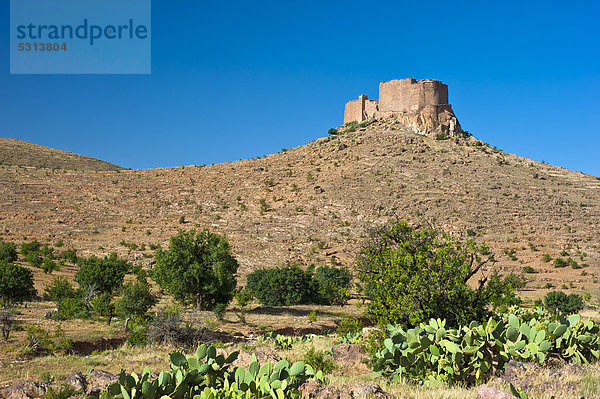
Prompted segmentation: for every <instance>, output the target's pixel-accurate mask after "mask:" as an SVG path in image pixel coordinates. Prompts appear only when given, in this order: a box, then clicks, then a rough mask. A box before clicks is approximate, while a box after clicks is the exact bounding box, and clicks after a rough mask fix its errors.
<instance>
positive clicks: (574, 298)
mask: <svg viewBox="0 0 600 399" xmlns="http://www.w3.org/2000/svg"><path fill="white" fill-rule="evenodd" d="M544 307H545V308H546V309H548V310H549V311H550V312H553V313H562V314H565V315H566V314H571V313H577V312H579V310H581V308H582V307H583V298H582V297H581V295H577V294H569V295H567V294H565V293H564V292H562V291H552V292H549V293H547V294H546V296H545V297H544Z"/></svg>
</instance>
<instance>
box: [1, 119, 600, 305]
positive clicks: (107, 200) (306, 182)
mask: <svg viewBox="0 0 600 399" xmlns="http://www.w3.org/2000/svg"><path fill="white" fill-rule="evenodd" d="M339 130H340V131H341V132H345V133H343V134H340V135H336V136H328V137H324V138H321V139H318V140H315V141H313V142H310V143H308V144H306V145H303V146H301V147H298V148H294V149H289V150H285V151H283V152H282V153H279V154H273V155H269V156H266V157H262V158H256V159H249V160H241V161H236V162H228V163H223V164H217V165H210V166H185V167H183V166H182V167H177V168H160V169H148V170H116V171H74V170H66V168H65V170H48V169H32V168H19V167H15V166H8V165H2V166H0V181H1V182H2V184H0V202H1V203H2V210H3V212H2V215H1V219H0V228H1V230H0V232H2V234H1V237H2V238H4V239H6V240H14V241H22V240H23V238H24V237H27V239H33V238H37V239H43V240H46V239H48V240H50V241H51V242H57V241H58V240H62V241H63V242H64V244H65V247H72V248H76V249H78V250H79V251H80V253H81V254H82V255H84V254H88V255H89V254H92V253H93V254H100V255H101V254H107V253H109V252H111V251H116V252H118V253H119V255H121V256H123V257H125V258H128V259H131V260H135V261H138V262H141V263H143V264H144V265H146V266H148V265H149V264H150V263H151V261H152V258H151V254H152V251H151V250H150V247H151V245H152V246H154V245H156V244H161V245H163V246H165V245H166V243H167V241H168V238H169V237H170V236H172V235H174V234H175V233H176V232H177V229H180V228H185V229H191V228H208V229H210V230H212V231H215V232H219V233H225V234H227V236H228V238H229V240H230V243H231V245H232V248H233V251H234V253H235V255H236V257H237V258H238V260H239V261H240V264H241V270H240V274H241V277H242V278H243V277H244V276H245V275H247V273H249V272H250V271H252V270H255V269H256V268H259V267H273V266H279V265H282V264H284V263H285V262H299V263H301V264H303V265H308V264H311V263H314V264H316V265H321V264H331V263H336V264H342V265H345V266H351V265H352V263H353V259H354V257H355V256H356V254H357V252H358V250H359V249H360V245H361V243H362V242H363V241H364V240H365V239H366V237H367V232H368V229H369V228H372V227H373V226H377V225H380V224H382V223H384V222H385V221H387V220H388V219H389V218H391V217H399V218H401V219H407V220H410V221H413V222H415V221H416V222H418V221H422V220H428V221H430V222H432V223H434V225H436V226H437V227H439V228H442V229H443V230H445V231H447V232H449V233H452V234H455V235H457V236H459V237H462V238H463V239H469V238H474V239H476V240H478V241H484V242H486V243H488V245H489V246H490V247H491V248H492V250H493V251H495V252H496V254H497V258H498V260H499V262H498V266H499V268H500V269H501V271H502V272H503V273H508V272H511V271H514V272H521V271H522V270H523V267H525V266H530V267H532V268H533V269H534V270H535V271H536V272H537V273H535V274H528V275H527V276H528V278H529V280H530V283H529V285H528V287H529V290H530V291H528V292H525V293H524V295H525V296H532V297H533V296H539V295H543V294H544V293H545V292H546V291H547V287H546V285H547V284H548V283H550V284H552V285H553V286H555V287H558V288H560V287H561V286H562V285H563V284H565V285H567V286H568V287H569V289H570V290H572V291H574V292H591V293H592V294H597V293H598V288H599V287H600V285H599V284H598V280H597V277H596V276H598V275H599V272H600V231H599V230H598V228H597V226H598V225H600V195H599V194H600V180H598V179H597V178H596V177H594V176H590V175H586V174H582V173H578V172H572V171H569V170H566V169H563V168H560V167H556V166H550V165H546V164H540V163H537V162H534V161H532V160H530V159H526V158H522V157H519V156H516V155H512V154H508V153H505V152H503V151H501V150H498V149H495V148H492V147H490V146H489V145H487V144H485V143H482V142H481V141H478V140H477V139H475V138H473V137H468V138H459V137H455V138H451V139H447V140H437V139H436V138H435V137H430V136H424V135H420V134H417V133H414V132H413V131H411V130H409V129H406V128H405V127H404V126H403V125H401V124H399V123H398V122H397V121H396V120H394V119H393V118H382V119H379V120H376V121H374V122H373V123H371V124H369V125H368V126H364V127H360V126H358V127H356V128H353V127H350V128H347V127H346V128H340V129H339ZM544 254H548V255H549V256H550V257H551V258H552V259H555V258H557V257H562V258H564V259H567V258H571V259H572V260H574V261H575V262H577V266H576V267H581V269H574V268H572V267H571V266H567V267H564V268H554V266H553V264H552V262H544V261H543V255H544Z"/></svg>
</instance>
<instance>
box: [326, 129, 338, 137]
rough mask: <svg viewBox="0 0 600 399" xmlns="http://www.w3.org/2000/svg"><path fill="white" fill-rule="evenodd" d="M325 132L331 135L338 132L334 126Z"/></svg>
mask: <svg viewBox="0 0 600 399" xmlns="http://www.w3.org/2000/svg"><path fill="white" fill-rule="evenodd" d="M327 134H329V135H330V136H333V135H336V134H338V131H337V129H336V128H334V127H332V128H331V129H329V130H328V131H327Z"/></svg>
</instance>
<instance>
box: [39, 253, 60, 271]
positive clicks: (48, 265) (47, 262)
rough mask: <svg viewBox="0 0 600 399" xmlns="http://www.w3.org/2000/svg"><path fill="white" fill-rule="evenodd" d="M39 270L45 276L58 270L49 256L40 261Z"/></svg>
mask: <svg viewBox="0 0 600 399" xmlns="http://www.w3.org/2000/svg"><path fill="white" fill-rule="evenodd" d="M41 268H42V270H43V271H44V273H46V274H50V273H52V272H53V271H55V270H59V269H60V267H59V266H58V264H57V263H56V262H55V261H54V259H53V258H52V257H50V256H47V257H45V258H44V260H43V261H42V264H41Z"/></svg>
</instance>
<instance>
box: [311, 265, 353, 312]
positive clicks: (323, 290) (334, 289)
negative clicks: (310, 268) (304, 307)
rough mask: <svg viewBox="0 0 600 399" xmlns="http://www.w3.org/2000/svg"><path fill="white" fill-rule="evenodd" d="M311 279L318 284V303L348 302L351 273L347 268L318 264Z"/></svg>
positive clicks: (334, 303)
mask: <svg viewBox="0 0 600 399" xmlns="http://www.w3.org/2000/svg"><path fill="white" fill-rule="evenodd" d="M313 279H314V281H315V283H316V284H317V286H318V293H317V302H318V303H320V304H323V305H345V304H346V303H347V302H348V298H349V294H350V281H351V280H352V275H351V274H350V272H349V271H348V269H347V268H337V267H329V266H320V267H318V268H317V270H316V271H315V274H314V276H313Z"/></svg>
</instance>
